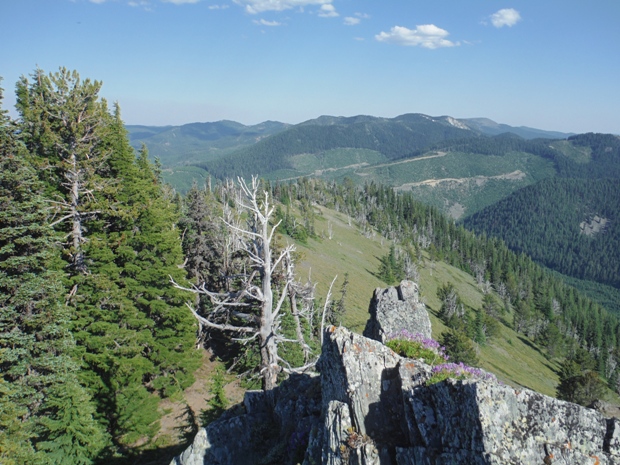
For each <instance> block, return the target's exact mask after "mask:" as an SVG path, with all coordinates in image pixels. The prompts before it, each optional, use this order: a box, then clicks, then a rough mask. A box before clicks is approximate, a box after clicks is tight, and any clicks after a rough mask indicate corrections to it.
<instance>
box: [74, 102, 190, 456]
mask: <svg viewBox="0 0 620 465" xmlns="http://www.w3.org/2000/svg"><path fill="white" fill-rule="evenodd" d="M124 131H125V130H124V128H123V124H122V121H121V119H120V112H119V110H118V108H117V110H116V115H115V117H114V121H113V122H112V123H111V129H110V137H111V139H110V145H111V146H112V150H111V155H110V157H109V160H108V164H109V167H108V170H109V176H110V177H111V178H112V179H116V180H118V182H117V183H116V184H113V183H109V185H108V189H107V190H106V191H105V195H106V197H105V198H103V199H102V200H100V202H99V203H100V205H106V206H107V208H106V209H105V210H103V211H102V213H101V214H100V215H99V221H94V222H93V223H92V225H91V230H90V235H89V242H88V244H87V245H86V246H85V248H84V250H85V255H86V256H87V257H88V260H87V263H88V267H89V270H90V273H89V275H88V276H85V277H84V278H82V279H81V283H80V289H81V291H80V292H79V293H78V294H76V295H75V296H74V298H73V299H72V302H73V304H74V306H75V310H76V313H75V315H76V318H75V323H74V326H75V329H76V331H77V335H78V338H79V342H80V345H81V347H83V350H84V352H85V353H84V359H85V360H86V361H87V363H88V365H89V368H90V370H89V372H88V373H87V374H86V376H87V377H88V382H89V386H91V388H92V389H93V390H94V391H95V392H97V393H98V396H97V399H98V401H99V406H100V407H99V412H100V414H101V415H102V420H103V421H104V422H105V423H106V425H107V427H108V429H109V430H110V432H111V433H112V435H113V437H114V440H115V442H116V444H117V445H118V446H119V447H120V448H121V450H122V449H125V448H126V447H127V445H128V444H131V443H133V442H135V441H136V440H137V439H139V438H142V437H150V436H152V435H153V434H154V433H155V432H156V430H157V429H158V427H159V426H158V423H157V421H158V419H159V413H158V412H157V408H156V407H157V404H158V398H157V396H154V395H153V394H154V392H157V393H159V394H160V395H162V396H168V395H170V394H172V393H174V392H176V391H178V390H179V389H183V388H185V387H187V386H188V385H190V384H191V383H192V382H193V375H192V373H193V372H194V370H195V369H196V368H197V366H198V364H199V357H198V353H197V352H196V351H195V350H194V341H195V323H194V320H193V319H192V317H191V315H189V314H188V312H187V310H186V309H185V308H184V306H183V297H182V295H181V293H180V292H179V291H178V290H177V289H174V288H172V287H170V286H168V281H169V279H170V277H171V276H173V277H176V279H179V280H181V279H183V278H184V277H185V273H184V271H183V270H181V269H180V268H179V265H180V264H181V263H182V262H183V257H182V251H181V247H180V238H179V235H178V229H177V228H176V221H177V212H176V210H175V208H174V205H173V203H172V202H171V199H170V198H167V197H166V196H165V195H164V191H163V189H162V185H161V183H160V180H159V179H158V177H157V175H156V174H155V172H154V170H153V167H152V166H151V164H150V163H149V161H148V153H147V152H146V150H143V151H142V152H141V154H140V156H139V158H138V159H136V157H135V155H134V153H133V150H132V148H131V147H130V146H129V144H128V141H127V137H126V134H125V132H124Z"/></svg>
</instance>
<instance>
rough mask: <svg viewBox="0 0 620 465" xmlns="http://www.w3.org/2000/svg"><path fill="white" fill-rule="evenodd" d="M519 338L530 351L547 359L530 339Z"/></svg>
mask: <svg viewBox="0 0 620 465" xmlns="http://www.w3.org/2000/svg"><path fill="white" fill-rule="evenodd" d="M517 337H518V338H519V340H520V341H521V342H522V343H523V344H525V345H526V346H528V347H529V348H530V349H534V350H535V351H536V352H538V353H539V354H540V355H542V356H543V357H544V358H545V359H546V358H547V356H546V355H545V354H544V353H543V351H542V350H540V348H539V347H537V346H535V345H534V343H533V342H532V341H530V340H529V339H527V338H525V337H523V336H517Z"/></svg>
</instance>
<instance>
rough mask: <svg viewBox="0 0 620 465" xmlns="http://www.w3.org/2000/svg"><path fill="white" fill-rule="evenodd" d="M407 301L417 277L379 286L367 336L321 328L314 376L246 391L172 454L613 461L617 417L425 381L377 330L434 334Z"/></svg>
mask: <svg viewBox="0 0 620 465" xmlns="http://www.w3.org/2000/svg"><path fill="white" fill-rule="evenodd" d="M414 302H418V297H417V287H416V286H415V285H414V284H413V283H407V282H403V283H401V285H400V286H399V288H390V289H387V290H381V289H378V290H377V291H375V295H374V297H373V302H372V303H371V306H370V311H371V321H369V323H368V325H367V331H366V332H367V333H368V334H372V335H373V338H372V339H371V338H367V337H364V336H360V335H358V334H354V333H352V332H351V331H349V330H347V329H346V328H336V327H334V326H332V327H330V328H328V330H327V331H326V333H325V337H324V342H323V348H322V355H321V359H320V360H319V364H318V366H317V367H318V369H319V370H320V373H321V376H320V379H319V378H318V377H312V376H295V377H291V378H290V379H289V380H287V381H285V382H284V383H282V384H281V385H280V386H279V387H278V388H277V389H275V390H274V391H272V392H271V393H263V392H260V391H253V392H248V393H247V395H246V398H245V401H244V405H245V407H244V408H240V410H243V412H242V413H238V414H237V415H234V414H227V415H226V416H224V417H223V418H222V419H220V420H218V421H216V422H214V423H212V424H211V425H209V426H208V427H207V428H206V429H202V430H200V431H199V433H198V435H197V436H196V439H195V440H194V443H193V444H192V445H191V446H190V447H189V448H188V449H187V450H186V451H185V452H184V453H183V454H181V455H180V456H179V457H177V458H175V459H174V460H173V462H172V464H171V465H212V464H213V465H215V464H218V465H228V464H230V465H232V464H239V465H245V464H250V463H252V464H255V463H261V464H265V465H270V464H274V465H275V464H287V465H288V464H291V465H296V464H298V463H303V465H318V464H320V463H321V464H326V465H345V464H346V465H351V464H355V465H495V464H497V465H500V464H513V465H517V464H518V465H541V464H549V463H551V464H564V465H612V464H620V422H619V421H618V420H617V419H606V418H605V417H604V416H603V415H601V414H600V413H599V412H597V411H595V410H592V409H587V408H584V407H581V406H579V405H576V404H571V403H568V402H563V401H559V400H557V399H553V398H551V397H547V396H544V395H542V394H539V393H536V392H534V391H530V390H527V389H519V390H515V389H513V388H511V387H509V386H504V385H502V384H499V383H497V382H494V381H489V380H476V379H470V380H462V381H457V380H454V379H448V380H446V381H443V382H440V383H436V384H432V385H428V380H429V379H430V378H431V376H432V369H431V367H430V366H428V365H426V364H424V363H423V362H421V361H419V360H410V359H406V358H402V357H399V356H398V355H397V354H395V353H394V352H393V351H391V350H390V349H389V348H387V347H386V346H384V345H383V344H382V343H381V342H380V341H379V340H381V339H382V338H383V337H384V336H385V335H387V334H389V333H390V332H392V331H396V330H398V329H402V328H405V329H407V330H408V331H410V332H412V333H421V334H423V335H425V336H427V337H428V336H430V323H429V322H428V315H427V314H426V312H425V311H424V313H425V314H426V315H425V318H424V317H422V316H420V315H417V316H416V317H415V318H411V314H413V313H416V312H418V313H422V310H421V307H420V306H416V305H417V304H415V305H413V306H412V303H414ZM418 303H419V302H418ZM412 308H415V311H414V312H412V311H411V309H412ZM390 312H396V313H400V312H405V313H406V315H405V316H406V317H407V318H405V316H403V315H393V314H391V313H390ZM414 321H419V322H420V323H419V325H420V326H416V324H414ZM403 325H408V326H403ZM375 339H379V340H375Z"/></svg>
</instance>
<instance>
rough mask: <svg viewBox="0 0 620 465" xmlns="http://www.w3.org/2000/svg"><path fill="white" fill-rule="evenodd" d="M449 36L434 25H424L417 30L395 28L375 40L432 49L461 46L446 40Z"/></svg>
mask: <svg viewBox="0 0 620 465" xmlns="http://www.w3.org/2000/svg"><path fill="white" fill-rule="evenodd" d="M448 35H449V32H448V31H446V30H445V29H441V28H439V27H437V26H435V25H434V24H423V25H421V26H416V28H415V29H408V28H406V27H402V26H394V27H393V28H392V29H390V32H381V33H380V34H377V35H376V36H375V39H377V40H378V41H379V42H387V43H390V44H396V45H406V46H410V47H423V48H430V49H435V48H441V47H454V46H456V45H459V43H458V42H456V43H455V42H452V41H450V40H448V39H446V37H447V36H448Z"/></svg>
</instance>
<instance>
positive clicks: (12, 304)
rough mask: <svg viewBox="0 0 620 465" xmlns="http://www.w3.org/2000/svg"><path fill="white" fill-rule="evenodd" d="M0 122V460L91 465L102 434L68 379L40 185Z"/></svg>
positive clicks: (68, 341)
mask: <svg viewBox="0 0 620 465" xmlns="http://www.w3.org/2000/svg"><path fill="white" fill-rule="evenodd" d="M0 97H1V93H0ZM0 100H1V99H0ZM0 119H1V121H0V150H1V152H0V373H2V378H1V379H0V391H2V395H1V396H0V398H1V400H0V424H1V425H2V427H1V428H0V430H2V431H1V432H0V458H2V463H11V461H13V462H14V463H43V464H46V463H50V464H52V463H66V464H84V465H86V464H91V463H93V462H94V460H95V459H96V458H97V456H98V455H99V454H100V453H101V452H102V450H103V448H104V447H105V445H106V435H105V434H104V432H103V430H102V429H101V428H100V426H99V424H98V423H97V422H96V421H95V420H94V418H93V411H94V407H93V404H92V399H91V398H90V396H89V394H88V393H87V392H86V390H85V389H84V388H83V387H82V386H81V385H80V383H79V382H78V379H77V376H76V372H77V368H78V367H77V364H76V362H75V360H74V359H73V358H72V356H73V355H74V353H75V344H74V341H73V338H72V336H71V333H70V332H69V323H70V321H69V314H68V309H67V308H66V306H65V305H64V299H63V295H64V293H65V289H64V287H63V286H62V283H61V280H60V278H61V276H60V274H59V273H58V272H56V271H54V265H53V263H54V261H57V259H58V254H57V253H56V250H55V247H54V240H55V237H54V234H53V229H52V228H51V227H50V226H49V224H48V221H47V213H46V212H47V208H46V207H47V205H46V203H45V202H44V201H43V199H42V197H41V195H40V191H41V187H42V186H41V185H40V183H39V182H38V180H37V178H36V175H35V173H34V171H33V170H32V168H31V167H30V166H29V165H28V163H27V162H26V160H25V158H24V154H23V151H22V150H21V146H20V145H19V144H18V143H17V141H16V140H15V138H14V137H13V134H14V132H13V130H14V129H15V128H14V127H12V123H11V122H10V121H9V120H8V118H6V116H5V114H4V112H2V113H1V114H0ZM59 453H61V454H62V456H63V459H62V461H60V460H59V455H58V454H59Z"/></svg>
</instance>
